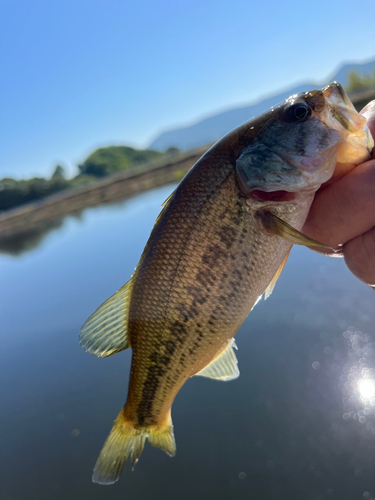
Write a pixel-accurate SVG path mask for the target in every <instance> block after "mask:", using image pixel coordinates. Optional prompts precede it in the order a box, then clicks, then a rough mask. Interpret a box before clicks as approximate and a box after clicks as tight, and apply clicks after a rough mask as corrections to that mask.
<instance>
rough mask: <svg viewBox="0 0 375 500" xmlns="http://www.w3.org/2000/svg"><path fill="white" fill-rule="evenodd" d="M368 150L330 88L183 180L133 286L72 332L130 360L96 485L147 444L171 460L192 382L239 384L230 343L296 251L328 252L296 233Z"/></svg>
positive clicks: (95, 348)
mask: <svg viewBox="0 0 375 500" xmlns="http://www.w3.org/2000/svg"><path fill="white" fill-rule="evenodd" d="M372 147H373V140H372V137H371V135H370V133H369V131H368V129H367V127H366V125H365V119H364V118H363V117H360V116H359V115H358V114H357V113H356V112H355V110H354V108H352V106H351V103H350V101H349V100H348V99H347V97H346V96H345V92H344V91H343V89H341V87H340V86H339V84H337V83H333V84H331V85H330V86H328V87H326V88H324V89H323V90H322V91H314V92H306V93H302V94H299V95H294V96H291V97H290V98H289V99H287V100H286V101H285V102H284V103H281V104H280V105H279V106H276V107H275V108H272V109H271V110H269V111H267V112H266V113H263V114H262V115H260V116H259V117H256V118H254V119H253V120H250V122H247V123H245V124H244V125H242V126H241V127H239V128H238V129H236V130H234V131H232V132H231V133H229V134H228V135H227V136H225V137H224V138H223V139H221V140H220V141H219V142H218V143H217V144H215V145H214V146H213V147H212V148H211V149H210V150H209V151H208V152H207V153H206V154H205V155H203V157H202V158H201V159H200V160H199V161H198V162H197V164H196V165H195V166H194V167H193V168H192V169H191V170H190V171H189V173H188V174H187V175H186V176H185V177H184V179H183V180H182V182H181V183H180V185H179V186H178V187H177V189H176V191H175V192H174V193H173V194H172V195H171V196H170V197H169V198H168V200H167V201H166V203H165V204H164V207H163V209H162V211H161V214H160V215H159V217H158V218H157V221H156V223H155V226H154V229H153V230H152V233H151V235H150V238H149V240H148V242H147V244H146V247H145V249H144V251H143V254H142V256H141V259H140V262H139V264H138V266H137V268H136V270H135V272H134V274H133V276H132V278H131V280H130V281H129V282H128V283H126V284H125V285H124V286H123V287H122V288H121V289H120V290H118V292H116V293H115V294H114V295H113V296H112V297H110V298H109V299H108V300H107V301H106V302H104V304H102V305H101V306H100V307H99V308H98V309H97V310H96V311H95V312H94V313H93V314H92V315H91V316H90V318H89V319H88V320H87V321H86V323H85V324H84V325H83V327H82V329H81V332H80V341H81V344H82V345H83V347H84V348H85V349H86V350H88V351H89V352H91V353H93V354H96V355H97V356H110V355H112V354H115V353H116V352H119V351H121V350H123V349H126V348H127V347H131V348H132V351H133V355H132V364H131V372H130V381H129V391H128V397H127V401H126V403H125V406H124V408H123V409H122V410H121V411H120V413H119V415H118V417H117V419H116V420H115V423H114V425H113V428H112V431H111V432H110V434H109V436H108V438H107V440H106V442H105V444H104V446H103V449H102V451H101V453H100V455H99V458H98V460H97V462H96V465H95V469H94V475H93V481H94V482H97V483H101V484H111V483H113V482H115V481H117V479H118V478H119V476H120V474H121V471H122V469H123V466H124V464H125V461H126V459H127V457H128V456H131V461H132V465H133V466H134V464H135V463H136V461H137V460H138V458H139V456H140V454H141V453H142V450H143V447H144V444H145V441H146V438H148V441H149V442H150V444H151V445H153V446H156V447H158V448H160V449H162V450H164V451H166V452H167V453H168V454H170V455H173V454H174V453H175V442H174V434H173V425H172V419H171V407H172V403H173V400H174V398H175V396H176V394H177V393H178V391H179V389H180V388H181V387H182V385H183V384H184V383H185V382H186V381H187V380H188V379H189V378H190V377H191V376H194V375H198V376H202V377H208V378H212V379H216V380H222V381H227V380H233V379H235V378H237V377H238V376H239V370H238V367H237V359H236V356H235V353H234V349H235V348H236V345H235V343H234V340H233V337H234V335H235V333H236V332H237V330H238V329H239V327H240V326H241V324H242V323H243V322H244V320H245V318H246V316H247V315H248V314H249V312H250V311H251V309H252V308H253V306H254V305H255V304H256V302H257V301H258V299H259V298H260V296H261V295H262V294H263V293H264V292H265V297H266V298H267V297H268V296H269V295H270V294H271V292H272V290H273V288H274V286H275V283H276V281H277V279H278V277H279V276H280V273H281V271H282V269H283V267H284V265H285V262H286V260H287V258H288V254H289V251H290V248H291V246H292V244H293V243H297V244H303V245H306V246H319V247H325V248H328V247H326V246H325V245H324V244H322V243H320V242H316V241H314V240H311V239H309V238H307V237H306V236H304V235H302V234H301V233H300V232H299V231H300V230H301V228H302V227H303V224H304V222H305V220H306V217H307V214H308V211H309V208H310V205H311V203H312V201H313V198H314V194H315V192H316V190H317V189H318V188H319V187H320V185H321V184H322V183H324V182H326V181H327V180H328V179H329V178H330V177H331V176H332V173H333V171H334V168H335V165H336V161H337V160H338V159H339V161H341V162H342V161H343V160H344V161H345V158H350V161H351V162H352V163H355V162H357V164H358V163H361V162H362V161H364V160H365V159H367V158H369V151H370V149H371V148H372ZM353 160H354V161H353ZM253 334H256V332H253Z"/></svg>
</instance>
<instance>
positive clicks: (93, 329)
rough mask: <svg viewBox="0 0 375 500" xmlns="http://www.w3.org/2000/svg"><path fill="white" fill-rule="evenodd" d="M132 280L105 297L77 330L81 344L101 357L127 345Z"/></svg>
mask: <svg viewBox="0 0 375 500" xmlns="http://www.w3.org/2000/svg"><path fill="white" fill-rule="evenodd" d="M131 290H132V280H129V281H128V282H127V283H125V285H124V286H123V287H121V288H120V290H118V291H117V292H116V293H115V294H114V295H112V297H110V298H109V299H107V300H106V301H105V302H103V304H102V305H101V306H99V307H98V309H97V310H96V311H95V312H94V313H93V314H92V315H91V316H90V317H89V319H88V320H87V321H86V323H85V324H84V325H83V327H82V328H81V331H80V332H79V341H80V344H81V346H82V347H83V348H84V349H85V350H86V351H88V352H89V353H90V354H95V355H96V356H99V357H101V358H104V357H106V356H110V355H111V354H115V353H116V352H120V351H123V350H124V349H127V348H128V347H129V341H128V337H127V329H128V313H129V304H130V296H131Z"/></svg>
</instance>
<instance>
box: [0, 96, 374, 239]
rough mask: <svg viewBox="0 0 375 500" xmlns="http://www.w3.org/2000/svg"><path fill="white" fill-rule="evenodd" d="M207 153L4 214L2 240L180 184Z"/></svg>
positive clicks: (359, 103) (360, 103)
mask: <svg viewBox="0 0 375 500" xmlns="http://www.w3.org/2000/svg"><path fill="white" fill-rule="evenodd" d="M350 97H351V99H352V102H353V104H354V105H355V107H356V109H357V110H361V109H362V108H363V107H364V106H365V105H366V104H367V103H368V102H369V101H371V100H372V99H375V88H371V89H367V90H364V91H361V92H358V93H356V94H352V95H351V96H350ZM206 150H207V146H206V147H202V148H200V149H197V150H194V151H189V152H188V153H185V154H184V155H181V156H179V157H177V158H170V159H168V160H165V161H163V162H162V163H159V164H157V165H144V166H143V167H138V168H136V169H134V170H129V171H126V172H122V173H119V174H116V175H113V176H110V177H107V178H105V179H103V180H101V181H97V182H95V183H92V184H90V185H89V186H87V187H84V188H80V189H75V190H69V191H64V192H62V193H60V194H57V195H54V196H50V197H48V198H46V199H44V200H42V201H40V202H37V203H30V204H28V205H24V206H22V207H20V208H16V209H14V210H9V211H7V212H4V213H3V214H0V240H1V239H4V238H5V239H6V238H9V237H13V236H14V235H16V236H17V235H19V234H22V233H25V232H32V231H34V230H37V229H39V228H42V227H43V226H45V225H48V224H51V223H54V221H58V220H59V219H62V217H64V216H65V215H68V214H74V213H78V212H80V211H81V210H83V209H84V208H87V207H92V206H95V205H101V204H103V203H109V202H111V201H116V200H121V199H124V198H127V197H129V196H132V195H134V194H136V193H139V192H142V191H145V190H147V189H150V188H153V187H157V186H162V185H164V184H168V183H172V182H176V181H179V180H180V179H181V178H182V177H183V176H184V175H185V174H186V172H187V171H188V170H189V169H190V168H191V167H192V166H193V165H194V163H195V162H196V161H197V160H198V159H199V158H200V157H201V156H202V154H203V153H204V152H205V151H206Z"/></svg>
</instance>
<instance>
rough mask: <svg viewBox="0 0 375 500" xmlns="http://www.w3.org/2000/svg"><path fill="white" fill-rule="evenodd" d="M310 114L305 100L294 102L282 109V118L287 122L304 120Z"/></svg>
mask: <svg viewBox="0 0 375 500" xmlns="http://www.w3.org/2000/svg"><path fill="white" fill-rule="evenodd" d="M310 116H311V108H310V106H309V105H308V104H307V103H305V102H295V103H294V104H290V105H289V106H287V107H286V108H285V110H284V114H283V119H284V121H286V122H288V123H292V122H304V121H306V120H308V119H309V118H310Z"/></svg>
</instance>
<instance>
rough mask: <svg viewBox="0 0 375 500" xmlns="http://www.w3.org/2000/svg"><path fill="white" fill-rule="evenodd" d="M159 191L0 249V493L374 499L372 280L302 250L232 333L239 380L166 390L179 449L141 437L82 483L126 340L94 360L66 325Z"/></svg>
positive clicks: (126, 362) (118, 379)
mask: <svg viewBox="0 0 375 500" xmlns="http://www.w3.org/2000/svg"><path fill="white" fill-rule="evenodd" d="M172 189H173V187H171V186H168V187H165V188H162V189H158V190H154V191H150V192H148V193H146V194H142V195H140V196H138V197H135V198H133V199H131V200H127V201H126V202H123V203H120V204H114V205H110V206H105V207H100V208H94V209H88V210H86V211H84V212H83V213H82V215H81V216H80V217H79V218H68V219H66V220H65V221H64V222H63V224H62V225H61V226H60V227H58V228H57V229H55V231H53V232H51V233H49V234H47V235H46V236H45V237H44V239H42V241H41V243H40V244H39V246H37V247H36V248H33V249H31V250H29V251H27V252H23V253H19V255H17V256H14V255H10V254H9V253H2V254H0V276H1V282H0V296H1V297H0V325H1V344H2V348H1V351H0V356H1V359H0V367H1V406H0V418H1V427H0V432H1V448H0V453H1V468H0V498H1V500H26V499H27V500H34V499H35V500H47V499H56V500H66V499H71V500H76V499H77V500H78V499H79V500H82V499H90V500H99V499H106V500H112V499H124V498H126V499H131V500H148V499H159V498H160V499H163V500H172V499H173V500H175V499H179V500H185V499H186V500H187V499H189V500H191V499H194V500H200V499H202V500H203V499H204V500H210V499H215V500H218V499H219V500H220V499H254V500H263V499H264V500H283V499H285V500H290V499H316V500H318V499H321V500H323V499H340V500H346V499H348V500H354V499H358V500H359V499H363V498H366V499H371V498H373V497H375V385H373V383H372V379H373V378H374V379H375V327H374V320H375V314H374V304H375V294H374V292H373V291H372V290H371V289H369V288H368V287H366V286H365V285H363V284H361V283H360V282H358V281H357V280H356V279H355V278H354V277H352V276H351V275H350V273H349V272H348V271H347V269H346V268H345V264H344V262H343V261H342V260H341V259H329V258H326V257H322V256H320V255H318V254H316V253H314V252H311V251H309V250H307V249H304V248H295V249H294V250H293V252H292V254H291V257H290V258H289V261H288V264H287V266H286V269H285V271H284V272H283V274H282V276H281V278H280V280H279V282H278V283H277V285H276V288H275V291H274V293H273V295H272V296H271V298H270V299H268V300H267V301H266V302H265V301H261V302H260V303H259V304H258V305H257V307H256V308H255V309H254V311H253V312H252V313H251V314H250V316H249V317H248V319H247V320H246V321H245V323H244V324H243V326H242V327H241V329H240V331H239V332H238V334H237V336H236V339H237V344H238V347H239V350H238V359H239V367H240V371H241V376H240V378H239V379H238V380H235V381H232V382H228V383H221V382H216V381H212V380H208V379H203V378H201V377H196V378H193V379H191V380H190V381H188V382H187V383H186V384H185V386H184V387H183V388H182V390H181V391H180V393H179V394H178V396H177V398H176V401H175V403H174V406H173V413H172V414H173V422H174V426H175V435H176V441H177V455H176V457H175V458H173V459H171V458H169V457H168V456H167V455H166V454H164V453H163V452H161V451H160V450H157V449H155V448H152V447H151V446H149V445H146V447H145V450H144V452H143V455H142V457H141V460H140V462H139V463H138V464H137V466H136V468H135V472H133V473H132V472H131V470H130V466H129V464H126V466H125V470H124V473H123V476H122V478H121V480H120V481H119V482H118V483H116V484H115V485H113V486H108V487H104V486H99V485H94V484H92V483H91V473H92V468H93V466H94V463H95V461H96V458H97V456H98V453H99V451H100V449H101V447H102V444H103V442H104V440H105V438H106V437H107V434H108V433H109V431H110V429H111V426H112V423H113V420H114V418H115V417H116V416H117V414H118V412H119V410H120V408H121V407H122V405H123V403H124V401H125V398H126V392H127V384H128V379H129V369H130V356H131V352H130V351H126V352H123V353H120V354H117V355H115V356H112V357H109V358H107V359H97V358H95V357H93V356H91V355H89V354H87V353H85V352H84V351H83V350H82V349H81V348H80V346H79V344H78V331H79V329H80V327H81V325H82V324H83V323H84V321H85V320H86V319H87V317H88V316H89V315H90V314H91V313H92V312H93V311H94V310H95V309H96V307H98V306H99V305H100V304H101V303H102V302H103V301H104V300H105V299H107V298H108V297H109V296H110V295H111V294H113V293H114V292H115V291H116V290H117V289H118V288H120V287H121V286H122V285H123V284H124V283H125V282H126V281H127V280H128V279H129V277H130V275H131V273H132V272H133V269H134V267H135V265H136V264H137V262H138V259H139V256H140V254H141V251H142V249H143V247H144V245H145V243H146V240H147V238H148V235H149V233H150V230H151V228H152V226H153V223H154V220H155V218H156V216H157V214H158V212H159V210H160V204H161V203H162V202H163V201H164V200H165V199H166V198H167V196H168V194H169V193H170V192H171V191H172ZM364 379H365V380H367V382H366V383H363V380H364ZM361 381H362V382H361Z"/></svg>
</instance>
